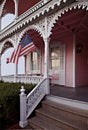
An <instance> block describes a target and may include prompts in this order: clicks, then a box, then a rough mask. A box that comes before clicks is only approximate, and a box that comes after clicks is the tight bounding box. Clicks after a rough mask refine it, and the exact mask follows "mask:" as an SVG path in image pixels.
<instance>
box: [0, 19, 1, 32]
mask: <svg viewBox="0 0 88 130" xmlns="http://www.w3.org/2000/svg"><path fill="white" fill-rule="evenodd" d="M0 30H1V17H0Z"/></svg>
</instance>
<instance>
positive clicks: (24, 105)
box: [19, 79, 47, 128]
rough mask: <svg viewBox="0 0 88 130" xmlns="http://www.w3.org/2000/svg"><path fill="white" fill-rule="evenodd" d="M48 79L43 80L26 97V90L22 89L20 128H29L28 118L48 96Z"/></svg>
mask: <svg viewBox="0 0 88 130" xmlns="http://www.w3.org/2000/svg"><path fill="white" fill-rule="evenodd" d="M46 82H47V79H43V80H42V81H41V82H40V83H39V84H38V85H36V87H35V88H34V89H33V90H32V91H31V92H30V93H29V94H28V95H27V96H26V94H25V93H24V92H25V89H24V88H23V87H21V90H20V91H21V94H20V122H19V125H20V127H22V128H24V127H25V126H27V124H28V121H27V118H28V117H29V116H30V114H31V113H32V112H33V110H34V109H35V108H36V106H37V105H38V104H39V103H40V101H41V100H42V99H43V98H44V96H45V94H46Z"/></svg>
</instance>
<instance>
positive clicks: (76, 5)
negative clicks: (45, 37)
mask: <svg viewBox="0 0 88 130" xmlns="http://www.w3.org/2000/svg"><path fill="white" fill-rule="evenodd" d="M77 8H78V9H80V8H82V9H86V11H87V10H88V2H85V1H83V2H75V3H74V4H71V5H69V6H67V7H65V8H63V9H61V10H59V11H58V12H56V13H55V14H52V15H50V16H49V17H48V22H49V27H48V32H49V36H50V35H51V34H52V32H51V31H52V28H53V27H54V24H55V23H56V22H57V20H58V19H59V18H60V17H61V16H62V14H65V12H68V11H69V10H72V9H77ZM49 20H50V21H49Z"/></svg>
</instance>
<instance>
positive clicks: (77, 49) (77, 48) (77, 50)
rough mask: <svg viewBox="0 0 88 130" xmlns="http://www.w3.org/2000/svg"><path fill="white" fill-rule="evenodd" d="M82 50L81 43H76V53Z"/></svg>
mask: <svg viewBox="0 0 88 130" xmlns="http://www.w3.org/2000/svg"><path fill="white" fill-rule="evenodd" d="M82 50H83V45H82V44H77V45H76V53H81V52H82Z"/></svg>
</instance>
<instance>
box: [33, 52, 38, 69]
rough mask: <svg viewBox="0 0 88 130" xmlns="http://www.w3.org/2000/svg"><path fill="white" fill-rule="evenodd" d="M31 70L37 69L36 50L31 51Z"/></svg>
mask: <svg viewBox="0 0 88 130" xmlns="http://www.w3.org/2000/svg"><path fill="white" fill-rule="evenodd" d="M31 59H32V70H39V54H38V53H37V52H32V53H31Z"/></svg>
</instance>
